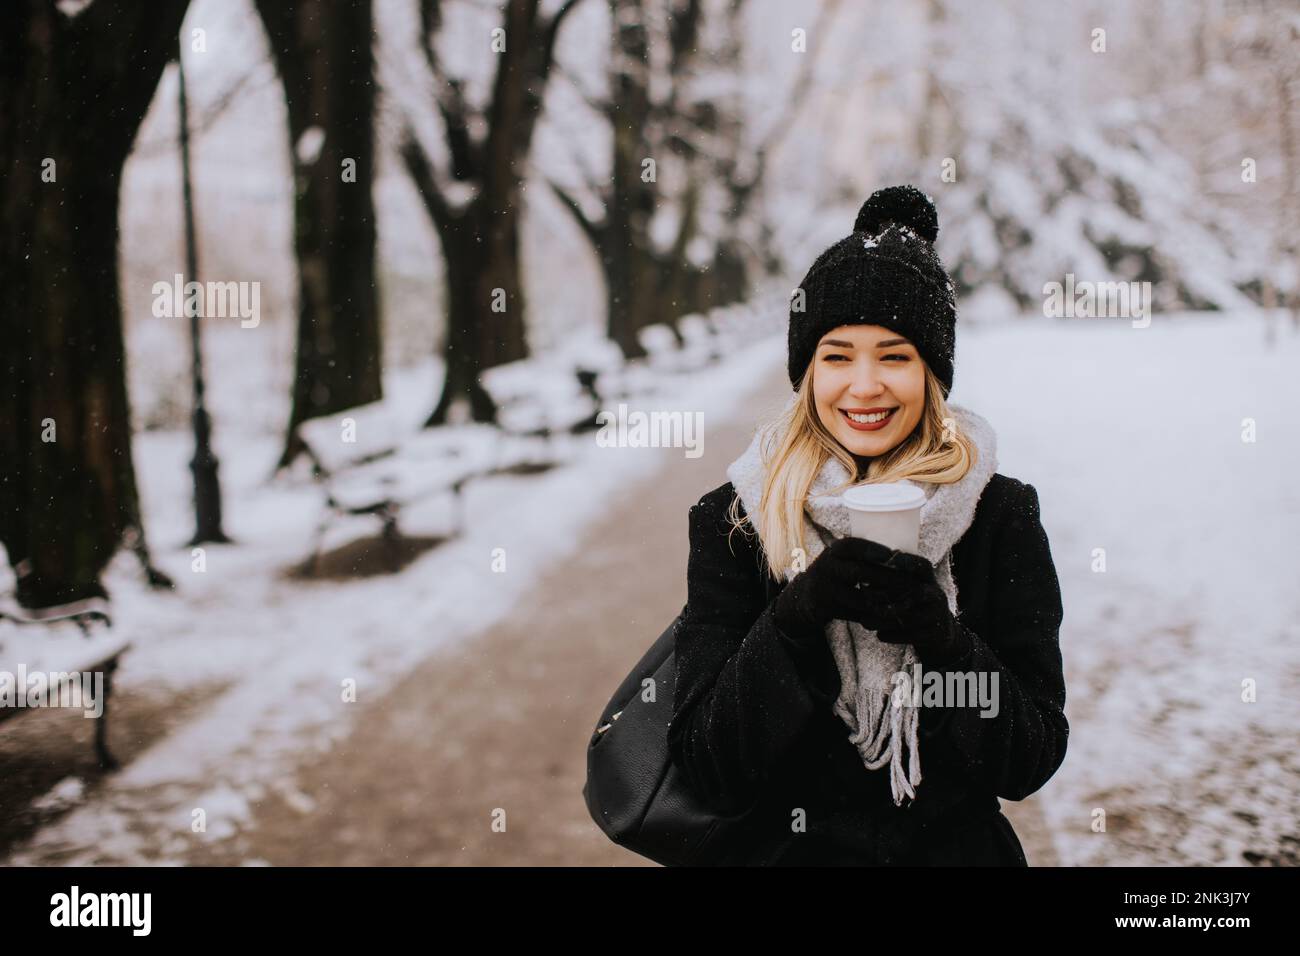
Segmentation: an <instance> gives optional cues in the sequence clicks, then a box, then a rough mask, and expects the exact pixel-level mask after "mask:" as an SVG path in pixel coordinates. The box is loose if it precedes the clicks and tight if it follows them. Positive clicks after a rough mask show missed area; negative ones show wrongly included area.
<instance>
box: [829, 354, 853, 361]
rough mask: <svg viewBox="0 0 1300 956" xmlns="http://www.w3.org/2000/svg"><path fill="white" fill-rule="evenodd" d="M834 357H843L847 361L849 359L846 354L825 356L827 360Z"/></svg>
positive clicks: (831, 359)
mask: <svg viewBox="0 0 1300 956" xmlns="http://www.w3.org/2000/svg"><path fill="white" fill-rule="evenodd" d="M835 359H844V361H846V362H847V361H848V360H849V357H848V356H847V355H828V356H826V361H828V362H830V361H833V360H835Z"/></svg>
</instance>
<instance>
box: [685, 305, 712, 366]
mask: <svg viewBox="0 0 1300 956" xmlns="http://www.w3.org/2000/svg"><path fill="white" fill-rule="evenodd" d="M677 330H678V331H679V332H681V333H682V338H683V339H684V340H685V342H686V346H685V348H686V349H687V350H689V351H691V352H693V353H695V355H696V356H698V357H699V358H700V359H702V360H703V361H704V362H705V363H708V362H716V361H717V360H718V359H720V358H722V343H721V341H719V336H718V330H717V328H716V327H715V325H714V323H713V320H712V318H711V317H710V316H705V315H700V314H699V313H697V312H693V313H691V314H689V315H683V316H682V317H681V318H680V319H678V320H677Z"/></svg>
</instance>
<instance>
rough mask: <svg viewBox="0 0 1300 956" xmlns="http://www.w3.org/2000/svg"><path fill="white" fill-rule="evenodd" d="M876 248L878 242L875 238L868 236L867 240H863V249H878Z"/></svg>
mask: <svg viewBox="0 0 1300 956" xmlns="http://www.w3.org/2000/svg"><path fill="white" fill-rule="evenodd" d="M876 246H877V242H876V240H875V238H873V237H872V236H868V237H867V238H865V239H863V240H862V248H863V249H874V248H876Z"/></svg>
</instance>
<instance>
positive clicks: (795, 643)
mask: <svg viewBox="0 0 1300 956" xmlns="http://www.w3.org/2000/svg"><path fill="white" fill-rule="evenodd" d="M735 494H736V491H735V488H734V487H733V486H732V484H731V482H727V483H725V484H723V485H721V486H719V487H718V488H716V489H714V490H713V491H710V492H709V493H708V494H706V495H705V496H704V497H703V498H701V499H700V500H699V502H698V503H697V504H695V505H694V506H692V507H691V509H690V558H689V561H688V568H687V603H686V607H685V608H684V609H683V611H682V617H681V620H680V622H679V625H678V629H677V633H676V662H677V683H676V691H675V694H674V701H673V718H672V722H671V724H670V725H669V732H668V743H669V753H670V756H671V759H672V761H673V762H674V763H675V764H676V765H677V766H678V767H679V768H680V769H681V771H682V773H683V774H684V777H685V780H686V781H687V785H688V786H690V787H691V789H692V790H693V791H695V792H696V794H697V795H698V796H699V797H700V799H701V800H703V801H705V802H706V803H707V804H708V805H710V806H711V807H712V808H714V809H716V810H718V811H720V812H724V813H733V812H736V811H738V810H743V809H745V808H752V809H751V810H750V812H749V815H748V816H747V817H746V821H745V829H744V831H743V832H742V833H741V834H740V836H739V837H738V838H737V839H736V840H735V841H734V845H732V846H731V848H730V849H729V850H728V853H727V855H726V858H725V859H724V860H722V861H721V862H723V863H724V864H738V865H746V864H747V865H755V864H762V865H769V864H771V865H801V864H810V865H920V866H926V865H1010V866H1026V865H1028V864H1027V861H1026V858H1025V855H1024V852H1023V849H1022V848H1021V845H1020V841H1019V839H1018V838H1017V837H1016V834H1015V831H1014V830H1013V829H1012V827H1011V823H1010V821H1009V820H1007V818H1006V817H1005V816H1003V814H1002V812H1001V804H1000V803H999V802H998V797H1003V798H1005V799H1008V800H1022V799H1024V798H1025V797H1027V796H1029V795H1030V794H1031V793H1034V792H1035V791H1036V790H1038V789H1039V788H1040V787H1042V786H1043V784H1045V783H1046V782H1047V781H1048V780H1049V779H1050V778H1051V777H1052V775H1053V774H1054V773H1055V772H1056V769H1057V767H1059V766H1060V765H1061V761H1062V760H1063V759H1064V757H1065V749H1066V739H1067V737H1068V736H1069V725H1068V724H1067V722H1066V719H1065V715H1064V713H1063V709H1064V706H1065V679H1064V675H1063V671H1062V662H1061V651H1060V644H1059V641H1058V631H1059V628H1060V624H1061V617H1062V609H1061V592H1060V588H1059V586H1058V582H1057V577H1056V569H1055V566H1054V564H1053V562H1052V556H1051V551H1050V548H1049V545H1048V540H1047V534H1046V532H1045V531H1044V529H1043V526H1042V524H1041V522H1040V520H1039V509H1038V495H1037V492H1036V491H1035V489H1034V487H1033V486H1032V485H1029V484H1026V483H1023V482H1020V481H1017V480H1016V479H1014V478H1009V477H1007V476H1005V475H1001V474H995V475H993V477H992V478H991V479H990V481H989V483H988V484H987V485H986V486H985V489H984V491H983V493H982V495H981V497H980V500H979V502H978V504H977V506H976V511H975V517H974V520H973V522H972V524H971V526H970V528H968V529H967V531H966V533H965V534H964V535H963V536H962V538H961V540H960V541H958V542H957V544H956V545H955V546H954V547H953V552H952V571H953V578H954V581H955V583H956V585H957V600H958V622H959V624H960V625H961V626H962V627H964V628H965V629H966V631H967V634H968V635H969V637H970V639H971V652H970V654H969V655H967V656H966V657H964V658H962V659H961V660H959V661H955V662H953V663H951V664H949V665H947V669H949V670H955V671H962V672H970V671H975V672H977V673H978V672H980V671H990V672H992V671H994V670H996V671H997V672H998V675H999V676H998V685H997V692H998V703H999V710H998V713H997V716H996V717H987V716H981V710H980V706H979V704H978V703H976V702H971V704H970V706H967V707H956V706H953V707H938V706H924V707H922V708H921V723H920V732H919V737H920V765H921V776H922V780H921V783H920V784H919V785H917V789H916V794H917V796H916V800H915V801H914V802H911V803H908V802H905V803H904V805H903V806H901V807H899V806H895V804H894V801H893V798H892V796H891V794H890V787H889V768H888V765H886V766H884V767H882V768H880V769H878V770H868V769H867V768H866V766H865V765H864V764H863V762H862V758H861V756H860V755H859V754H858V752H857V749H856V748H855V747H854V745H853V744H852V743H851V742H850V741H849V739H848V737H849V731H848V727H847V726H846V725H845V724H844V722H843V721H842V720H841V719H840V718H839V717H838V716H836V715H835V713H834V712H833V711H832V706H833V703H834V701H835V699H836V697H838V695H839V691H840V677H839V671H838V669H837V668H836V665H835V661H834V658H833V657H832V655H831V650H830V645H829V643H828V642H827V641H826V639H825V636H824V635H822V634H814V635H811V636H806V635H805V636H801V635H787V634H786V633H784V632H783V631H782V630H781V629H779V628H778V627H777V625H776V624H775V623H774V621H773V619H772V610H773V602H774V599H775V597H776V595H777V594H779V593H780V591H781V590H782V589H783V588H784V587H785V584H784V582H777V581H775V580H774V579H772V577H771V576H770V575H769V574H767V573H766V572H765V571H764V569H763V567H762V565H761V559H762V555H761V544H760V543H759V542H758V539H757V537H756V536H754V535H753V533H752V528H753V526H752V524H750V523H749V522H748V518H746V525H745V531H749V532H750V533H749V534H746V533H743V532H742V531H741V530H736V532H735V533H734V534H731V535H730V540H728V535H729V531H730V527H731V526H730V522H729V521H728V520H727V509H728V507H729V505H730V503H731V500H732V498H733V497H734V496H735ZM739 508H740V514H741V515H745V510H744V506H743V505H740V506H739ZM921 664H922V667H923V669H925V670H926V671H928V670H930V669H931V668H930V666H929V665H927V664H926V662H925V660H924V659H922V661H921ZM799 809H802V810H803V811H804V813H805V814H806V816H805V817H804V826H805V828H806V829H805V831H804V832H797V831H796V828H795V827H794V826H793V823H794V821H795V820H796V817H797V814H796V811H797V810H799Z"/></svg>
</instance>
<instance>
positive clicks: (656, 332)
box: [636, 315, 720, 372]
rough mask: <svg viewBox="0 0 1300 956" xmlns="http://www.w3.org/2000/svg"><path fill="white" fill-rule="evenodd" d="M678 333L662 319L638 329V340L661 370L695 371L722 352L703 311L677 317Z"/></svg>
mask: <svg viewBox="0 0 1300 956" xmlns="http://www.w3.org/2000/svg"><path fill="white" fill-rule="evenodd" d="M677 328H678V329H679V330H680V332H681V338H682V343H683V344H681V345H679V344H678V339H677V334H676V333H674V332H673V330H672V328H671V327H670V326H668V325H666V324H664V323H662V322H656V323H654V324H653V325H647V326H645V327H643V328H640V329H638V330H637V333H636V337H637V341H638V342H640V343H641V347H642V348H643V349H645V350H646V353H647V354H648V356H649V362H650V367H651V368H653V369H656V370H658V371H662V372H694V371H697V370H699V369H702V368H704V367H705V366H706V365H708V364H709V363H711V362H712V361H714V360H715V359H716V358H717V356H718V355H719V354H720V349H719V348H718V345H717V341H716V338H715V336H714V335H713V332H712V330H711V328H710V327H709V326H708V323H707V320H706V319H705V318H704V316H701V315H684V316H682V317H681V318H680V319H679V320H678V321H677Z"/></svg>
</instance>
